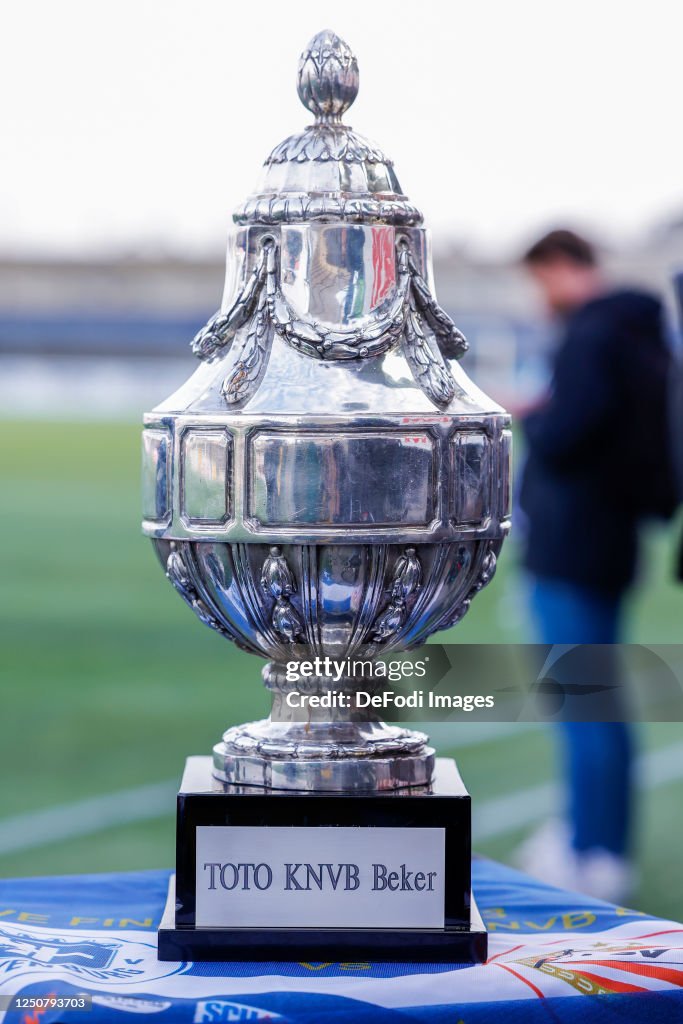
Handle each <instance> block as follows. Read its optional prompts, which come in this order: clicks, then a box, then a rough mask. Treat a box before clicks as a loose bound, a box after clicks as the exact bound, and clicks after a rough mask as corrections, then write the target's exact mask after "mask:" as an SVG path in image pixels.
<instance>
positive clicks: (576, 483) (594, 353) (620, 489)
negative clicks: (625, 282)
mask: <svg viewBox="0 0 683 1024" xmlns="http://www.w3.org/2000/svg"><path fill="white" fill-rule="evenodd" d="M670 361H671V355H670V351H669V347H668V345H667V340H666V336H665V332H664V327H663V315H662V307H661V304H660V302H659V301H658V300H657V299H656V298H654V297H653V296H651V295H647V294H645V293H641V292H636V291H619V292H614V293H611V294H607V295H604V296H601V297H600V298H597V299H594V300H593V301H591V302H589V303H587V304H586V305H585V306H583V307H582V308H580V309H578V310H577V311H575V312H574V313H573V314H572V315H571V317H570V318H569V320H568V321H567V323H566V328H565V333H564V337H563V339H562V342H561V344H560V347H559V349H558V351H557V354H556V357H555V365H554V376H553V386H552V393H551V398H550V400H549V401H548V403H547V404H546V405H545V406H543V407H542V408H540V409H538V410H536V411H534V412H533V413H531V414H530V415H529V416H528V417H527V418H526V419H525V421H524V430H525V434H526V440H527V443H528V460H527V464H526V467H525V469H524V473H523V480H522V488H521V493H520V504H521V507H522V509H523V511H524V512H525V513H526V515H527V517H528V535H527V543H526V556H525V564H526V566H527V568H528V569H529V570H530V571H531V572H532V573H534V574H536V575H538V576H543V577H550V578H554V579H560V580H564V581H569V582H573V583H577V584H580V585H583V586H586V587H589V588H591V589H594V590H599V591H604V592H606V593H612V594H616V593H619V592H620V591H622V590H623V589H624V588H625V587H626V586H627V585H628V584H629V583H630V581H631V579H632V578H633V575H634V571H635V566H636V554H637V551H636V548H637V528H638V523H639V521H640V520H641V519H642V518H643V517H644V516H646V515H649V514H662V515H668V514H670V512H671V511H672V505H673V504H675V497H674V496H673V495H674V486H673V479H672V472H671V460H670V454H669V449H670V439H669V431H668V424H667V397H666V390H667V375H668V370H669V366H670Z"/></svg>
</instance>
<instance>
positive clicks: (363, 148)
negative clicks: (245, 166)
mask: <svg viewBox="0 0 683 1024" xmlns="http://www.w3.org/2000/svg"><path fill="white" fill-rule="evenodd" d="M297 89H298V93H299V97H300V99H301V101H302V103H303V104H304V106H305V107H306V108H307V110H309V111H310V112H311V114H312V115H313V123H312V124H310V125H309V126H308V127H306V128H305V129H304V130H303V131H302V132H299V133H297V134H295V135H292V136H290V137H289V138H287V139H285V140H284V142H281V143H280V144H279V145H278V146H276V147H275V149H273V150H272V152H271V153H270V155H269V156H268V157H267V159H266V161H265V165H264V170H263V175H262V180H261V182H260V184H259V186H258V188H257V190H256V192H255V193H254V194H253V195H252V196H250V197H249V198H248V199H247V200H246V201H245V202H244V203H242V204H241V205H240V206H239V207H238V208H237V210H236V211H235V213H234V215H233V221H234V227H233V228H232V229H231V232H230V237H229V242H228V253H227V273H226V284H225V291H224V296H223V301H222V304H221V308H220V310H219V311H218V312H217V313H216V314H215V316H213V317H212V318H211V319H210V320H209V322H208V323H207V325H206V326H205V327H204V328H203V329H202V330H201V331H200V332H199V333H198V334H197V336H196V337H195V338H194V340H193V342H192V349H193V352H194V353H195V355H196V356H197V358H198V360H199V366H198V368H197V370H196V371H195V373H194V374H193V375H192V377H191V378H190V379H189V380H188V381H187V383H186V384H184V385H183V386H182V387H181V388H180V389H179V390H178V391H177V392H176V393H175V394H173V395H172V396H171V397H170V398H168V399H167V400H166V401H164V402H162V403H161V405H159V406H157V408H156V409H155V410H154V411H153V412H152V413H149V414H148V415H146V416H145V429H144V434H143V453H144V472H143V491H144V523H143V529H144V532H145V533H146V534H147V536H149V537H150V538H151V539H152V543H153V544H154V546H155V549H156V552H157V554H158V556H159V559H160V561H161V563H162V566H163V568H164V570H165V572H166V575H167V577H168V579H169V580H170V582H171V583H172V585H173V586H174V587H175V589H176V590H177V591H178V593H179V594H180V596H181V597H182V598H183V600H184V601H185V602H186V603H187V604H188V605H189V606H190V608H191V609H192V610H193V611H194V612H195V614H196V615H197V616H198V617H199V618H200V619H201V620H202V621H203V622H204V623H205V624H206V625H208V626H210V627H211V628H212V629H215V630H217V631H218V632H219V633H221V634H222V635H223V636H225V637H226V639H228V640H231V641H232V642H234V643H236V644H237V645H238V646H239V647H241V648H242V649H244V650H246V651H250V652H252V653H254V654H259V655H261V656H263V657H265V658H267V659H269V662H268V664H267V665H266V667H265V669H264V671H263V677H264V681H265V684H266V686H267V687H268V688H269V690H271V691H272V692H273V709H274V710H273V714H272V715H271V717H270V718H268V719H266V720H264V721H259V722H254V723H250V724H247V725H241V726H236V727H233V728H230V729H228V730H227V732H225V733H224V735H223V738H222V740H221V741H220V742H219V743H218V744H217V746H216V747H215V748H214V752H213V759H212V776H213V781H212V782H211V787H212V790H213V791H214V792H220V791H221V790H222V791H223V793H228V792H232V793H236V792H238V791H249V790H250V789H253V790H256V789H259V788H260V790H266V791H267V792H268V793H271V794H275V793H280V792H287V793H302V794H320V793H328V794H333V793H336V794H340V793H344V794H352V793H353V794H356V795H364V794H365V795H367V794H392V793H396V794H400V793H403V794H407V793H416V794H417V793H418V792H423V793H424V792H427V793H428V792H429V791H430V788H431V787H433V785H434V778H435V755H434V751H433V749H431V748H430V747H429V746H428V737H427V736H426V735H424V734H423V733H421V732H417V731H413V730H408V729H405V728H400V727H397V726H389V725H387V724H384V723H383V722H382V721H380V720H378V719H374V720H373V719H368V718H367V716H366V717H365V718H364V719H360V717H359V716H357V715H354V714H352V713H349V712H346V713H345V712H344V711H343V710H338V711H335V712H334V713H332V714H331V713H329V712H327V713H320V714H317V715H315V714H314V715H313V716H312V718H311V720H306V721H303V722H299V721H297V720H296V718H295V716H294V714H289V713H288V711H287V693H288V691H289V690H291V689H292V687H301V685H302V683H301V681H300V682H295V683H292V682H288V673H287V671H286V666H287V665H288V664H291V663H292V662H300V661H301V659H312V658H315V657H319V658H321V659H322V658H324V657H325V656H328V657H330V658H333V659H336V660H345V661H347V662H348V663H349V664H351V663H353V662H354V661H369V660H373V659H377V658H382V657H384V656H385V655H389V654H395V653H397V652H401V651H406V650H410V649H412V648H415V647H418V646H419V645H421V644H423V643H424V641H425V640H426V639H427V638H428V637H429V636H431V635H432V634H433V633H436V632H438V631H439V630H444V629H448V628H450V627H451V626H453V625H454V624H455V623H457V622H458V621H459V620H460V619H461V618H462V617H463V616H464V615H465V613H466V612H467V610H468V608H469V605H470V602H471V600H472V598H473V597H474V596H475V595H476V594H477V592H478V591H479V590H480V589H481V588H482V587H483V586H484V585H485V584H486V583H488V582H489V580H490V579H491V577H492V576H493V574H494V571H495V568H496V556H497V554H498V551H499V549H500V546H501V544H502V541H503V538H504V537H505V534H506V533H507V531H508V528H509V512H510V509H509V500H510V493H509V462H510V444H511V434H510V431H509V418H508V416H507V415H506V414H505V412H504V410H503V409H502V408H501V407H500V406H498V405H497V404H496V403H495V402H493V401H492V400H491V399H490V398H488V397H487V396H486V395H484V394H483V393H482V392H481V391H480V390H478V389H477V388H476V387H475V386H474V385H473V384H472V383H471V382H470V381H469V379H468V378H467V376H466V375H465V374H464V372H463V371H462V369H461V368H460V366H459V362H458V361H459V359H460V358H461V357H462V356H463V354H464V353H465V352H466V350H467V342H466V341H465V338H464V337H463V335H462V334H461V332H460V331H459V330H458V329H457V328H456V327H455V325H454V324H453V323H452V321H451V320H450V318H449V316H448V315H447V314H446V313H445V312H444V310H443V309H441V307H440V306H439V305H438V303H437V301H436V299H435V297H434V283H433V277H432V267H431V254H430V240H429V235H428V232H427V230H426V229H425V228H424V227H422V215H421V213H420V211H419V210H418V208H417V207H416V206H414V205H413V203H412V202H410V200H409V199H408V198H407V197H406V196H405V195H404V194H403V192H402V190H401V187H400V185H399V183H398V180H397V177H396V173H395V171H394V167H393V164H392V162H391V160H389V159H388V158H387V157H386V156H385V155H384V153H383V152H382V151H381V150H380V149H379V148H378V146H376V145H375V144H374V143H372V142H369V141H368V140H367V139H365V138H364V137H363V136H361V135H359V134H357V133H356V132H355V131H353V130H352V129H351V128H350V127H348V126H347V125H345V124H344V123H343V122H342V116H343V115H344V113H345V112H346V111H347V110H348V108H349V107H350V106H351V104H352V103H353V101H354V99H355V97H356V94H357V91H358V65H357V62H356V58H355V56H354V54H353V53H352V51H351V49H350V48H349V47H348V45H347V44H346V43H345V42H344V41H343V40H341V39H340V38H339V37H338V36H336V35H335V34H334V33H332V32H329V31H325V32H321V33H319V34H318V35H316V36H315V37H314V38H313V39H312V40H311V42H310V43H309V45H308V46H307V48H306V49H305V50H304V52H303V53H302V55H301V58H300V61H299V68H298V76H297ZM290 675H291V673H290ZM234 682H235V684H238V685H242V680H239V681H237V680H235V681H234ZM357 685H358V679H357V678H355V677H354V674H353V672H349V673H348V674H347V675H345V676H344V678H343V679H341V680H338V681H337V682H334V681H333V680H332V679H330V678H327V677H326V676H325V674H324V673H321V674H320V675H318V676H317V677H316V678H313V679H311V678H310V677H309V678H308V679H306V680H305V686H306V687H307V688H308V690H309V691H310V690H311V689H315V688H317V689H318V690H319V691H320V692H323V691H326V690H335V689H336V690H340V689H341V690H345V691H346V692H350V693H352V692H353V690H354V687H356V686H357Z"/></svg>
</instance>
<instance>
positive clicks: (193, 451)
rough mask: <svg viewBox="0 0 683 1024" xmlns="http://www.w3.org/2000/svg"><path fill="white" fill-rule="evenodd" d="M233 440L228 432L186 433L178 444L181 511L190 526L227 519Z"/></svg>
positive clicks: (204, 431) (213, 524)
mask: <svg viewBox="0 0 683 1024" xmlns="http://www.w3.org/2000/svg"><path fill="white" fill-rule="evenodd" d="M231 453H232V438H231V436H230V434H229V432H228V431H227V430H222V429H218V428H216V429H212V430H206V429H190V430H186V431H185V432H184V434H183V436H182V440H181V443H180V463H181V470H180V473H181V485H180V511H181V515H182V517H183V520H184V521H185V522H186V523H188V524H191V525H192V526H202V525H206V526H209V525H212V526H215V525H216V524H221V523H226V522H227V521H228V519H229V518H230V505H231V501H230V479H231V472H230V470H231Z"/></svg>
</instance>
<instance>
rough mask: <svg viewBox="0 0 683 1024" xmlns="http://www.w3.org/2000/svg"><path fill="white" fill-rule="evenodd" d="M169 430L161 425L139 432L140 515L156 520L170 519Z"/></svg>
mask: <svg viewBox="0 0 683 1024" xmlns="http://www.w3.org/2000/svg"><path fill="white" fill-rule="evenodd" d="M170 451H171V432H170V430H166V429H164V428H162V427H158V428H156V427H155V428H149V427H148V428H147V429H146V430H143V432H142V515H143V517H144V519H147V520H150V521H152V522H155V523H160V524H167V523H169V522H170V520H171V474H170V467H169V457H170Z"/></svg>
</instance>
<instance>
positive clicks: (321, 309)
mask: <svg viewBox="0 0 683 1024" xmlns="http://www.w3.org/2000/svg"><path fill="white" fill-rule="evenodd" d="M281 237H282V250H281V257H280V260H281V265H280V275H281V283H282V291H283V293H284V295H285V296H286V298H287V299H288V300H289V301H290V302H291V304H292V306H293V307H294V308H295V309H296V310H297V311H298V312H299V313H300V314H302V315H308V316H312V317H314V318H315V319H317V320H323V321H324V322H325V323H329V324H348V323H350V322H351V321H352V320H355V319H358V318H359V317H364V316H367V315H368V314H369V313H371V312H372V311H373V310H375V309H377V308H378V307H379V306H380V305H381V304H382V302H384V300H385V299H387V298H389V297H390V296H391V295H392V294H393V293H394V291H395V290H396V258H395V246H394V232H393V229H392V228H390V227H386V226H384V225H372V226H363V225H361V224H334V225H333V224H320V225H302V224H295V225H294V224H287V225H285V226H284V227H283V228H282V235H281Z"/></svg>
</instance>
